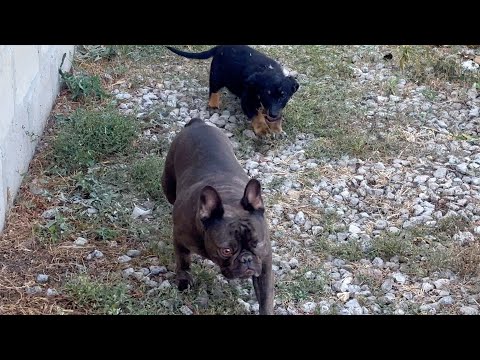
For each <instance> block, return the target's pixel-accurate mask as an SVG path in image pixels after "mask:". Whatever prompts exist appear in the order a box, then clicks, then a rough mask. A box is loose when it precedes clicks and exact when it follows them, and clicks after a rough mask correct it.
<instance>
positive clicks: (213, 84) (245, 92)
mask: <svg viewBox="0 0 480 360" xmlns="http://www.w3.org/2000/svg"><path fill="white" fill-rule="evenodd" d="M167 48H168V49H169V50H171V51H172V52H174V53H175V54H178V55H181V56H184V57H186V58H189V59H208V58H211V57H213V59H212V63H211V66H210V93H209V103H208V105H209V106H210V107H212V108H218V107H219V106H220V97H219V93H218V92H219V90H220V89H222V88H223V87H226V88H227V89H229V90H230V91H231V92H232V93H233V94H235V95H236V96H238V97H239V98H240V99H241V105H242V110H243V112H244V113H245V114H246V115H247V117H248V118H249V119H250V120H251V121H252V125H253V129H254V131H255V133H256V134H257V135H265V134H267V133H269V132H273V133H281V132H283V130H282V111H283V109H284V108H285V106H286V105H287V103H288V101H289V100H290V98H291V97H292V96H293V94H294V93H295V92H296V91H297V90H298V87H299V84H298V82H297V81H296V80H295V79H294V78H293V77H291V76H285V74H284V73H283V70H282V68H281V66H280V65H279V64H278V63H277V62H276V61H275V60H273V59H271V58H269V57H268V56H266V55H264V54H262V53H261V52H259V51H257V50H255V49H253V48H251V47H249V46H246V45H221V46H215V47H214V48H212V49H210V50H207V51H204V52H200V53H190V52H185V51H181V50H178V49H175V48H173V47H170V46H167Z"/></svg>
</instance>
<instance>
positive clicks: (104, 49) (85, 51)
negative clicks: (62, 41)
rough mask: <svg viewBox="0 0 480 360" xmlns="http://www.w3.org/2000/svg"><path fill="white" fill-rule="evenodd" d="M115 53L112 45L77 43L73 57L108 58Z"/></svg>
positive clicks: (84, 58) (95, 59)
mask: <svg viewBox="0 0 480 360" xmlns="http://www.w3.org/2000/svg"><path fill="white" fill-rule="evenodd" d="M116 55H117V51H116V49H115V46H114V45H77V46H76V48H75V57H76V58H79V59H81V60H90V61H98V60H101V59H107V60H110V59H112V58H113V57H115V56H116Z"/></svg>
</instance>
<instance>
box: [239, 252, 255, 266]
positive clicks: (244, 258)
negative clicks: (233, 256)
mask: <svg viewBox="0 0 480 360" xmlns="http://www.w3.org/2000/svg"><path fill="white" fill-rule="evenodd" d="M252 260H253V256H252V255H251V254H243V255H242V257H241V259H240V261H241V262H242V264H246V263H250V262H252Z"/></svg>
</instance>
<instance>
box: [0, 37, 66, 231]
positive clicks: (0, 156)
mask: <svg viewBox="0 0 480 360" xmlns="http://www.w3.org/2000/svg"><path fill="white" fill-rule="evenodd" d="M73 52H74V45H0V233H1V231H2V229H3V226H4V222H5V216H6V214H7V211H8V209H9V207H10V206H11V205H12V203H13V200H14V198H15V196H16V194H17V191H18V189H19V187H20V184H21V182H22V178H23V175H24V174H25V172H26V171H27V170H28V165H29V163H30V160H31V159H32V156H33V153H34V151H35V146H36V145H37V141H38V139H39V137H40V136H41V134H42V132H43V128H44V126H45V123H46V121H47V118H48V116H49V114H50V111H51V109H52V106H53V104H54V101H55V98H56V96H57V94H58V91H59V85H60V81H59V80H60V75H59V74H58V68H59V67H60V63H61V61H62V56H63V54H64V53H66V54H67V56H66V58H65V62H64V64H63V67H62V70H65V71H68V70H69V69H70V67H71V60H72V57H73Z"/></svg>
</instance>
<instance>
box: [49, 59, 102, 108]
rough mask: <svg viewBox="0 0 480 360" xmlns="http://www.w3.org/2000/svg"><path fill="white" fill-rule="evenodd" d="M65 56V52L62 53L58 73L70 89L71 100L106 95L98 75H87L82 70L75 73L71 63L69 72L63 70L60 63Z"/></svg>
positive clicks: (99, 97) (96, 97) (100, 97)
mask: <svg viewBox="0 0 480 360" xmlns="http://www.w3.org/2000/svg"><path fill="white" fill-rule="evenodd" d="M65 56H66V54H64V55H63V58H62V62H61V64H60V67H59V69H58V73H59V74H60V76H61V78H62V80H63V81H64V83H65V85H66V87H67V88H68V90H69V91H70V96H71V98H72V100H73V101H77V100H85V99H86V98H88V97H91V98H93V99H102V98H105V97H107V94H106V93H105V91H104V90H103V88H102V82H101V81H100V78H99V77H98V76H96V75H88V74H85V73H82V72H79V73H75V71H74V69H73V65H72V70H71V72H69V73H66V72H63V71H62V65H63V62H64V60H65Z"/></svg>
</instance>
